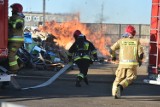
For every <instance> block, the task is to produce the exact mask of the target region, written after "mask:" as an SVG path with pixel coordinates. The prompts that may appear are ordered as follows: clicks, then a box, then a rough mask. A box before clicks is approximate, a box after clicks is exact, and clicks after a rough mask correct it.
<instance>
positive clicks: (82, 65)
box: [68, 30, 97, 87]
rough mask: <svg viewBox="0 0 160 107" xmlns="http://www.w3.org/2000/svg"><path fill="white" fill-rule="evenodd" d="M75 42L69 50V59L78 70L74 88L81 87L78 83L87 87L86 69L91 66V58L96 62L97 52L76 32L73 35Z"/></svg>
mask: <svg viewBox="0 0 160 107" xmlns="http://www.w3.org/2000/svg"><path fill="white" fill-rule="evenodd" d="M73 36H74V38H75V42H74V43H73V45H72V46H71V47H70V49H69V51H68V52H69V55H68V57H69V59H72V58H73V61H74V62H75V63H76V64H77V66H78V68H79V71H80V72H79V74H78V75H77V77H76V84H75V85H76V87H81V84H80V82H81V81H82V80H84V82H85V83H86V84H87V85H88V84H89V83H88V78H87V73H88V68H89V66H90V64H91V61H92V58H91V56H93V59H94V60H97V51H96V48H95V47H94V45H93V44H92V43H91V42H90V41H88V40H86V37H85V36H84V35H83V34H82V33H81V32H80V31H79V30H76V31H75V32H74V34H73Z"/></svg>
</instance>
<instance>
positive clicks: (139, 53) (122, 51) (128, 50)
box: [110, 25, 143, 99]
mask: <svg viewBox="0 0 160 107" xmlns="http://www.w3.org/2000/svg"><path fill="white" fill-rule="evenodd" d="M125 31H126V33H125V35H127V36H125V37H124V38H121V39H119V40H118V41H117V42H116V43H115V44H113V45H112V46H111V49H110V54H111V57H112V60H113V61H115V60H116V55H115V51H116V50H119V66H118V68H117V70H116V72H115V75H116V77H115V80H114V82H113V86H112V96H113V97H114V98H115V99H117V98H120V97H121V92H122V90H123V89H125V88H126V87H128V86H129V85H130V84H131V83H132V82H133V81H134V80H135V79H136V78H137V65H138V64H139V66H141V64H142V59H143V49H142V47H141V44H140V41H139V39H138V38H134V36H135V34H136V30H135V28H134V27H133V26H131V25H128V26H127V27H126V29H125Z"/></svg>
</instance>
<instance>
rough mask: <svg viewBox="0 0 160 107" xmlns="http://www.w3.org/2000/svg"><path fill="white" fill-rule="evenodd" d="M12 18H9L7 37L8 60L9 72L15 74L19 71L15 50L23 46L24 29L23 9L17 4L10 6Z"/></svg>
mask: <svg viewBox="0 0 160 107" xmlns="http://www.w3.org/2000/svg"><path fill="white" fill-rule="evenodd" d="M10 7H11V9H12V16H11V17H10V18H9V21H8V23H9V25H8V27H9V32H8V33H9V37H8V60H9V72H10V73H17V70H18V69H19V66H18V62H17V59H18V57H17V56H16V53H17V50H18V49H19V48H20V47H21V46H22V45H23V43H24V38H23V28H24V19H23V18H24V17H25V16H24V15H23V13H22V11H23V7H22V5H21V4H19V3H14V4H12V5H11V6H10Z"/></svg>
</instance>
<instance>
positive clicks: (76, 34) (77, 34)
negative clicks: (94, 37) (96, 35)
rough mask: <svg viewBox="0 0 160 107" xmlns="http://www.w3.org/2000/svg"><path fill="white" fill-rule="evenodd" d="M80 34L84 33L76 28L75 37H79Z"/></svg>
mask: <svg viewBox="0 0 160 107" xmlns="http://www.w3.org/2000/svg"><path fill="white" fill-rule="evenodd" d="M80 34H82V33H81V31H80V30H76V31H75V32H74V34H73V37H74V38H75V39H77V38H78V36H79V35H80Z"/></svg>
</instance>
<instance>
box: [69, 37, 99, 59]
mask: <svg viewBox="0 0 160 107" xmlns="http://www.w3.org/2000/svg"><path fill="white" fill-rule="evenodd" d="M78 41H79V40H76V41H75V42H74V43H73V45H72V46H71V47H70V49H69V56H70V57H71V56H72V57H73V59H74V61H77V60H79V59H88V60H92V58H97V50H96V48H95V47H94V45H93V44H92V43H91V42H90V41H88V40H86V39H85V40H84V41H81V40H80V42H78ZM82 42H83V46H82V47H81V46H80V44H81V43H82Z"/></svg>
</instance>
